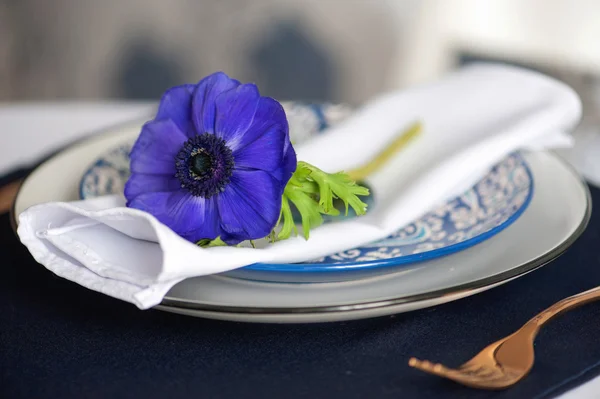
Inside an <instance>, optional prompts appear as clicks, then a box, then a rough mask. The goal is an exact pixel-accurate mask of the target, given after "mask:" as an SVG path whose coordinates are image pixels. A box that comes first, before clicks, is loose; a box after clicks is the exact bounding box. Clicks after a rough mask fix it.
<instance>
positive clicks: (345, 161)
mask: <svg viewBox="0 0 600 399" xmlns="http://www.w3.org/2000/svg"><path fill="white" fill-rule="evenodd" d="M580 117H581V104H580V100H579V98H578V96H577V95H576V93H575V92H574V91H573V90H572V89H570V88H569V87H568V86H566V85H564V84H563V83H561V82H559V81H556V80H554V79H552V78H549V77H547V76H544V75H542V74H539V73H536V72H533V71H529V70H525V69H520V68H516V67H510V66H503V65H494V64H476V65H472V66H469V67H465V68H463V69H461V70H459V71H456V72H454V73H452V74H449V75H447V76H446V77H444V78H442V79H441V80H438V81H436V82H433V83H430V84H427V85H422V86H418V87H413V88H409V89H406V90H402V91H397V92H390V93H386V94H383V95H381V96H379V97H377V98H376V99H374V100H373V101H371V102H369V103H368V104H366V105H365V106H363V107H362V108H361V109H359V110H357V111H356V112H355V114H353V115H352V116H350V117H349V118H348V119H347V120H345V121H344V122H342V123H341V124H340V125H338V126H336V127H334V128H331V129H329V131H328V132H327V133H326V134H323V135H321V136H317V138H314V139H312V140H310V141H308V142H306V143H304V144H302V145H300V146H298V147H297V148H296V152H297V155H298V159H299V160H304V161H307V162H309V163H312V164H314V165H317V166H318V167H320V168H322V169H324V170H326V171H329V172H336V171H339V170H348V169H351V168H354V167H357V166H360V165H362V164H364V163H365V162H367V161H368V160H369V159H371V158H372V157H373V156H374V155H375V154H376V153H377V152H378V151H380V150H381V149H382V148H384V147H385V145H386V144H387V143H389V142H390V141H391V140H392V139H393V138H395V137H396V136H397V134H398V133H399V132H400V131H402V130H403V129H405V128H406V127H407V126H409V125H410V124H412V123H414V122H415V121H416V120H420V121H422V123H423V125H424V131H423V133H422V135H421V136H420V137H419V138H418V139H417V140H416V141H415V142H414V143H412V144H411V145H410V146H409V147H408V148H406V149H405V150H403V151H402V152H401V153H400V154H399V155H398V156H397V157H396V158H395V159H394V160H392V161H391V162H390V163H389V164H388V165H387V166H385V167H384V168H383V169H382V170H380V171H379V172H378V173H376V174H375V175H373V176H372V177H371V178H370V179H369V183H370V185H371V186H372V187H373V192H374V195H375V206H374V207H373V208H372V209H371V210H370V211H369V212H368V214H367V215H365V216H363V217H359V218H354V219H350V220H347V221H343V222H339V223H330V224H326V225H323V226H321V227H319V228H317V229H315V230H313V231H311V238H310V239H309V240H304V239H303V238H302V237H294V238H291V239H289V240H285V241H281V242H277V243H275V244H270V245H267V246H264V247H262V248H257V249H253V248H235V247H214V248H199V247H197V246H196V245H194V244H192V243H190V242H188V241H185V240H184V239H182V238H181V237H179V236H178V235H177V234H175V233H174V232H173V231H172V230H170V229H169V228H168V227H166V226H165V225H163V224H161V223H160V222H159V221H158V220H156V219H155V218H154V217H153V216H151V215H150V214H147V213H144V212H141V211H138V210H136V209H129V208H126V207H125V199H124V198H123V196H122V195H115V196H107V197H101V198H96V199H93V200H86V201H76V202H68V203H66V202H54V203H45V204H39V205H35V206H32V207H31V208H29V209H27V210H26V211H24V212H23V213H22V214H20V215H19V218H18V221H19V227H18V234H19V237H20V239H21V242H22V243H23V244H24V245H25V246H26V247H27V248H28V249H29V251H30V252H31V254H32V255H33V257H34V258H35V259H36V260H37V261H38V262H39V263H41V264H43V265H44V266H45V267H46V268H48V269H49V270H51V271H52V272H54V273H55V274H57V275H59V276H61V277H64V278H66V279H69V280H71V281H73V282H76V283H78V284H80V285H82V286H85V287H87V288H89V289H92V290H95V291H98V292H102V293H104V294H106V295H110V296H112V297H115V298H119V299H122V300H124V301H128V302H131V303H133V304H135V305H136V306H138V307H139V308H141V309H147V308H150V307H152V306H154V305H156V304H159V303H160V302H161V300H162V298H163V297H164V296H165V294H166V293H167V292H168V291H169V289H170V288H171V287H172V286H173V285H175V284H177V283H178V282H180V281H182V280H184V279H186V278H189V277H194V276H202V275H208V274H214V273H221V272H225V271H229V270H232V269H236V268H240V267H243V266H247V265H250V264H253V263H256V262H263V263H293V262H302V261H308V260H311V259H314V258H318V257H321V256H325V255H328V254H331V253H334V252H338V251H343V250H346V249H350V248H353V247H356V246H359V245H361V244H365V243H368V242H372V241H375V240H378V239H381V238H384V237H386V236H387V235H389V234H391V233H393V232H394V231H396V230H398V229H400V228H402V227H403V226H405V225H406V224H408V223H410V222H411V221H412V220H414V219H416V218H418V217H419V216H421V215H423V214H424V213H426V212H427V211H428V210H430V209H431V208H432V207H434V206H436V205H437V204H439V203H440V202H444V201H447V200H448V199H450V198H452V197H454V196H456V195H459V194H461V193H462V192H463V191H464V190H466V189H467V188H469V187H471V186H472V185H473V184H474V183H475V182H476V181H477V180H478V179H479V178H481V177H482V175H483V174H484V173H486V172H487V171H488V170H489V169H490V168H491V167H492V166H493V165H494V164H496V163H498V162H499V161H500V160H501V159H502V158H503V157H505V156H507V155H508V154H509V153H511V152H513V151H516V150H521V149H526V150H527V149H528V150H544V149H548V148H557V147H566V146H570V145H571V144H572V140H571V137H570V135H569V132H570V131H571V130H572V129H574V128H575V126H576V124H577V123H578V122H579V119H580Z"/></svg>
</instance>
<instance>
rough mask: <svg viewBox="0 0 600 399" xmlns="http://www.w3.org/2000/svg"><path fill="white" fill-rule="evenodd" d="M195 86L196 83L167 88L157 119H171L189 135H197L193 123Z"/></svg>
mask: <svg viewBox="0 0 600 399" xmlns="http://www.w3.org/2000/svg"><path fill="white" fill-rule="evenodd" d="M194 88H195V86H194V85H191V84H186V85H181V86H176V87H173V88H171V89H169V90H167V91H166V92H165V94H164V95H163V96H162V98H161V100H160V104H159V106H158V111H157V113H156V118H155V120H161V119H171V120H172V121H173V122H175V124H176V125H177V127H179V130H181V131H182V132H183V133H185V134H186V135H187V136H188V137H192V136H193V135H195V134H196V130H195V129H194V126H193V124H192V97H193V93H194Z"/></svg>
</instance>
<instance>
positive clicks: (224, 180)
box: [175, 133, 234, 198]
mask: <svg viewBox="0 0 600 399" xmlns="http://www.w3.org/2000/svg"><path fill="white" fill-rule="evenodd" d="M233 166H234V163H233V153H232V152H231V149H230V148H229V147H227V143H226V142H225V140H223V139H222V138H219V137H217V136H215V135H214V134H209V133H204V134H200V135H196V136H194V137H192V138H191V139H189V140H188V141H186V142H185V143H184V144H183V147H181V150H179V153H177V156H176V157H175V168H176V170H177V172H176V174H175V176H177V178H178V179H179V181H180V182H181V187H182V188H185V189H187V190H188V191H189V192H190V193H191V194H192V195H195V196H198V197H203V198H210V197H212V196H213V195H216V194H218V193H220V192H223V191H225V186H227V184H228V183H229V179H230V177H231V174H232V173H233Z"/></svg>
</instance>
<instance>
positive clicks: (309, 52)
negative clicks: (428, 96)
mask: <svg viewBox="0 0 600 399" xmlns="http://www.w3.org/2000/svg"><path fill="white" fill-rule="evenodd" d="M599 22H600V1H597V0H528V1H520V0H486V1H478V0H423V1H418V0H252V1H250V0H169V1H164V0H103V1H97V0H52V1H48V0H0V102H5V103H6V102H8V103H14V102H23V101H55V100H99V99H102V100H104V99H121V100H122V99H127V100H150V101H155V100H157V99H158V97H159V96H160V94H161V93H162V92H163V91H164V90H165V88H167V87H169V86H172V85H176V84H179V83H182V82H193V81H197V80H199V79H200V78H201V77H203V76H205V75H207V74H209V73H211V72H214V71H216V70H223V71H225V72H227V73H228V74H230V75H233V76H235V77H237V78H238V79H240V80H243V81H254V82H256V83H257V84H258V85H259V87H260V88H261V91H262V92H263V93H264V94H266V95H270V96H273V97H276V98H277V99H280V100H285V99H296V100H306V101H331V102H344V103H349V104H353V105H357V104H360V103H362V102H364V101H366V100H368V99H369V98H371V97H372V96H374V95H376V94H377V93H379V92H381V91H384V90H391V89H395V88H402V87H406V86H408V85H412V84H416V83H419V82H423V81H427V80H431V79H434V78H436V77H437V76H440V75H442V74H444V73H446V72H447V71H449V70H452V69H454V68H457V67H459V66H460V65H463V64H466V63H469V62H473V61H477V60H493V61H500V62H506V63H511V64H517V65H521V66H525V67H528V68H532V69H536V70H540V71H542V72H545V73H548V74H550V75H553V76H555V77H557V78H559V79H561V80H564V81H566V82H567V83H568V84H570V85H572V86H573V87H574V88H575V89H576V90H577V91H578V92H579V93H580V95H581V96H582V98H583V100H584V105H585V111H584V121H583V123H582V125H581V127H580V129H579V131H578V135H579V137H580V142H582V143H585V142H586V141H585V140H588V138H589V140H591V141H590V142H592V141H593V143H595V141H594V140H592V138H594V137H597V136H598V135H597V133H596V129H598V126H599V125H600V123H599V122H600V45H599V44H598V38H600V23H599ZM598 151H599V152H597V154H600V147H599V148H598ZM582 162H583V161H582ZM585 162H588V161H585ZM590 162H591V161H590ZM598 175H599V176H600V169H599V170H598Z"/></svg>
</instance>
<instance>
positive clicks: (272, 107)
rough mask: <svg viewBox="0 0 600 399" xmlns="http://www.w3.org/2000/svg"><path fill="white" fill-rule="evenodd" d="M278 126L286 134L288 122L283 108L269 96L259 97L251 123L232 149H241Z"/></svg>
mask: <svg viewBox="0 0 600 399" xmlns="http://www.w3.org/2000/svg"><path fill="white" fill-rule="evenodd" d="M273 126H278V127H279V129H280V130H282V131H283V132H285V135H286V136H288V139H289V134H288V122H287V118H286V115H285V110H284V109H283V107H282V106H281V104H279V103H278V102H277V101H275V100H274V99H272V98H270V97H261V98H260V99H259V101H258V105H257V107H256V113H255V114H254V119H253V120H252V124H251V125H250V126H249V127H248V129H246V131H245V132H244V134H243V135H241V136H240V139H239V142H238V143H236V148H232V147H231V145H230V148H231V149H232V150H241V149H242V148H244V147H246V146H248V145H250V144H252V143H253V142H254V141H256V140H257V139H258V138H260V137H261V136H262V135H263V134H264V133H265V132H266V131H268V130H269V129H271V128H273Z"/></svg>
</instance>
